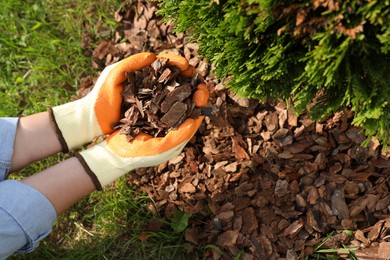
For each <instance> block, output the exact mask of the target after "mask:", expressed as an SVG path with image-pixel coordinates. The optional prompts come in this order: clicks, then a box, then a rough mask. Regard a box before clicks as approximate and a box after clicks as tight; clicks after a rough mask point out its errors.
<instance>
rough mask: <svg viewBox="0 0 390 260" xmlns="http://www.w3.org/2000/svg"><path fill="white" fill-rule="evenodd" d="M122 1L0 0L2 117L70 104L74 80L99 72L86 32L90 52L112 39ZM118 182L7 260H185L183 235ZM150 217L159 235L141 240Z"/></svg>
mask: <svg viewBox="0 0 390 260" xmlns="http://www.w3.org/2000/svg"><path fill="white" fill-rule="evenodd" d="M121 4H122V1H119V0H105V1H95V2H91V1H83V0H46V1H32V0H27V1H23V0H0V66H1V70H0V101H1V105H0V116H16V117H18V116H25V115H30V114H33V113H37V112H41V111H45V110H46V109H47V107H49V106H55V105H59V104H63V103H65V102H69V101H70V100H71V96H72V95H73V94H75V92H76V90H77V89H78V88H79V84H80V78H81V77H82V76H83V75H91V76H94V75H96V73H97V71H95V70H94V69H93V68H92V65H91V59H90V57H86V56H84V55H83V50H82V48H81V36H82V34H83V32H84V30H86V31H87V32H88V33H89V34H90V35H93V36H94V37H93V41H92V43H91V49H93V47H94V46H96V44H97V43H98V40H99V39H101V38H104V37H107V38H108V37H110V36H112V35H111V34H112V32H113V31H112V29H113V28H115V26H116V24H115V22H114V19H113V17H114V12H115V11H116V10H117V9H118V8H119V6H120V5H121ZM86 28H88V29H86ZM102 28H103V29H102ZM107 29H108V30H107ZM102 31H104V33H103V34H102V33H101V32H102ZM68 156H69V155H63V154H58V155H54V156H51V157H49V158H47V159H45V160H43V161H41V162H37V163H34V164H32V165H30V166H28V167H27V168H25V169H24V170H22V171H21V172H19V173H17V174H14V175H13V177H12V178H15V179H21V178H23V177H24V176H28V175H30V174H33V173H36V172H39V171H41V170H43V169H45V168H47V167H49V166H51V165H53V164H55V163H58V162H59V161H61V160H63V159H64V158H66V157H68ZM124 179H125V178H122V179H121V180H119V181H118V182H117V184H116V185H115V186H112V187H110V188H108V189H106V190H104V191H102V192H95V193H93V194H91V195H90V196H88V197H87V198H85V199H83V200H82V201H80V202H79V203H77V204H76V205H74V206H73V208H71V209H70V210H68V211H67V212H66V213H64V214H63V215H62V216H60V217H59V218H58V221H57V223H56V224H55V226H54V228H53V232H52V234H51V235H50V236H49V237H47V238H46V239H44V240H43V241H42V242H41V245H40V246H39V247H38V248H37V249H36V250H35V251H34V252H33V253H31V254H27V255H18V256H13V257H11V259H148V258H150V259H183V258H184V256H183V250H184V247H185V244H184V243H183V241H182V240H183V232H182V231H180V232H175V230H177V227H176V226H175V223H174V222H169V221H167V220H162V219H161V218H159V216H155V215H153V214H152V212H151V211H150V210H149V207H150V205H152V201H151V200H150V199H149V198H148V197H147V196H145V195H144V194H142V193H139V192H138V191H136V190H135V189H133V188H131V187H129V186H128V185H127V184H126V183H125V180H124ZM152 219H153V220H158V221H159V222H161V230H160V231H159V232H154V233H153V232H149V233H148V237H147V239H146V240H142V239H140V238H141V236H142V235H143V234H145V233H144V232H145V230H146V229H147V225H148V223H149V222H150V221H151V220H152ZM176 224H177V223H176ZM179 224H180V225H181V227H182V225H183V223H179ZM180 230H181V229H180Z"/></svg>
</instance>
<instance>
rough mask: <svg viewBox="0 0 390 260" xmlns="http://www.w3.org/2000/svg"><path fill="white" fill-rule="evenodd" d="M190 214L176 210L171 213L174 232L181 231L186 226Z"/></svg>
mask: <svg viewBox="0 0 390 260" xmlns="http://www.w3.org/2000/svg"><path fill="white" fill-rule="evenodd" d="M190 217H191V214H188V213H185V212H182V211H179V210H176V211H175V212H174V213H173V218H172V223H171V226H172V228H173V230H174V231H175V232H176V233H180V232H183V231H184V230H185V229H186V228H187V226H188V220H189V219H190Z"/></svg>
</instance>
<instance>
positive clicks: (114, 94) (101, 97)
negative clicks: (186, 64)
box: [94, 52, 156, 134]
mask: <svg viewBox="0 0 390 260" xmlns="http://www.w3.org/2000/svg"><path fill="white" fill-rule="evenodd" d="M154 60H156V55H154V54H153V53H149V52H144V53H138V54H135V55H132V56H130V57H128V58H126V59H124V60H122V61H120V62H118V63H117V64H116V65H114V67H113V68H112V69H111V70H110V72H109V73H108V75H107V78H106V79H105V80H104V81H103V83H102V86H101V88H100V90H99V93H98V96H97V98H96V102H95V105H94V110H95V113H96V119H97V121H98V123H99V126H100V128H101V130H102V132H103V134H109V133H111V132H112V131H113V130H112V125H113V124H114V123H116V122H118V121H119V117H120V108H121V104H122V95H121V93H122V83H123V82H124V81H125V80H126V75H125V72H128V71H136V70H141V69H142V68H144V67H147V66H149V65H150V64H152V62H153V61H154Z"/></svg>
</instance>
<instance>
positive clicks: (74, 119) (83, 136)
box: [49, 52, 194, 152]
mask: <svg viewBox="0 0 390 260" xmlns="http://www.w3.org/2000/svg"><path fill="white" fill-rule="evenodd" d="M160 56H161V57H166V58H169V59H170V60H171V64H172V65H176V66H177V67H178V68H179V69H180V70H181V71H182V73H183V75H185V74H188V75H189V74H191V71H192V73H193V69H194V68H193V67H191V66H190V65H189V64H188V62H187V61H186V60H185V59H184V58H183V57H181V56H178V55H172V54H165V55H164V54H162V55H160ZM156 59H157V57H156V55H154V54H153V53H148V52H144V53H139V54H135V55H132V56H130V57H128V58H126V59H124V60H122V61H120V62H117V63H115V64H112V65H110V66H108V67H106V68H105V69H104V70H103V72H102V74H101V75H100V77H99V78H98V80H97V82H96V84H95V86H94V88H93V90H92V91H91V93H89V94H88V95H87V96H86V97H84V98H82V99H79V100H76V101H74V102H70V103H66V104H64V105H60V106H57V107H53V108H49V114H50V118H51V121H52V124H53V125H54V127H55V128H56V132H57V135H58V138H59V140H60V142H61V145H62V148H63V149H62V150H63V152H68V151H69V150H71V149H73V148H76V147H79V146H81V145H83V144H85V143H88V142H90V141H92V140H93V139H94V138H95V137H97V136H100V135H102V134H110V133H112V132H113V131H114V130H113V128H112V125H113V124H114V123H116V122H118V121H119V119H120V118H119V117H120V111H121V104H122V95H121V93H122V89H123V87H122V84H123V82H124V81H125V80H126V76H125V72H127V71H136V70H140V69H142V68H144V67H147V66H149V65H150V64H152V63H153V61H155V60H156Z"/></svg>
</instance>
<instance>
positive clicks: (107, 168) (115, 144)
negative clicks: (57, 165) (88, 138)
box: [76, 84, 209, 190]
mask: <svg viewBox="0 0 390 260" xmlns="http://www.w3.org/2000/svg"><path fill="white" fill-rule="evenodd" d="M208 97H209V93H208V90H207V88H206V86H205V85H204V84H199V85H198V89H197V91H196V92H195V93H194V96H193V101H194V102H195V104H196V106H198V107H202V106H205V105H207V102H208ZM203 118H204V116H198V117H197V118H196V119H192V118H187V119H186V120H185V121H184V122H183V123H182V124H181V125H180V126H179V127H178V129H177V130H171V131H169V132H168V133H167V135H166V136H165V137H157V138H153V137H152V136H150V135H147V134H145V133H140V134H138V135H137V136H136V137H135V139H133V140H132V141H130V142H128V141H127V139H126V135H124V134H119V130H118V131H116V132H114V133H113V134H111V135H110V136H109V137H108V138H107V139H106V140H105V141H103V142H101V143H99V144H98V145H95V146H93V147H92V148H90V149H87V150H85V151H82V152H80V153H79V154H76V157H77V158H78V159H79V161H80V162H81V164H82V165H83V166H84V168H85V170H86V172H87V173H88V174H89V175H90V176H91V178H92V179H93V181H94V183H95V186H96V188H97V189H98V190H101V189H102V187H104V186H106V185H108V184H109V183H111V182H113V181H114V180H115V179H117V178H119V177H120V176H122V175H124V174H126V173H128V172H129V171H131V170H133V169H136V168H139V167H150V166H156V165H158V164H161V163H163V162H165V161H168V160H170V159H172V158H174V157H176V156H177V155H178V154H179V153H180V152H181V151H182V149H183V148H184V146H185V145H186V144H187V142H188V141H189V140H190V139H191V138H192V136H193V135H194V134H195V132H196V131H197V129H198V128H199V126H200V124H201V123H202V120H203Z"/></svg>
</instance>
